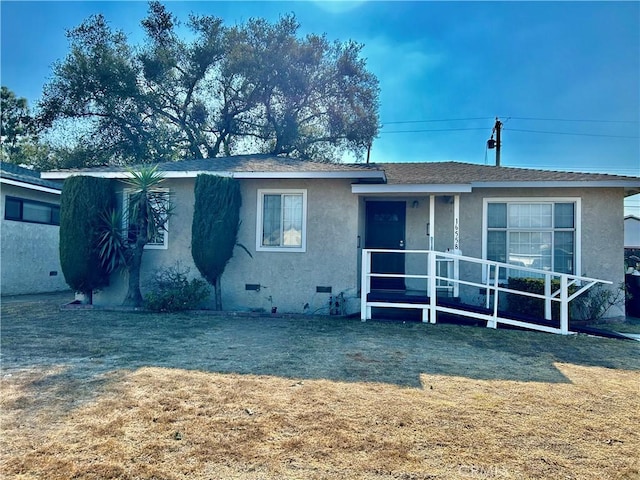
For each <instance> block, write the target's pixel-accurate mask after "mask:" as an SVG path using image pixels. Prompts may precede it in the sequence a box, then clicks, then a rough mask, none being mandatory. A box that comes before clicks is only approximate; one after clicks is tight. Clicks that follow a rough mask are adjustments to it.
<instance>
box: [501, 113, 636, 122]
mask: <svg viewBox="0 0 640 480" xmlns="http://www.w3.org/2000/svg"><path fill="white" fill-rule="evenodd" d="M504 117H505V118H511V119H513V120H535V121H541V122H587V123H633V124H636V123H640V122H638V121H637V120H592V119H584V118H582V119H569V118H538V117H509V116H507V115H504Z"/></svg>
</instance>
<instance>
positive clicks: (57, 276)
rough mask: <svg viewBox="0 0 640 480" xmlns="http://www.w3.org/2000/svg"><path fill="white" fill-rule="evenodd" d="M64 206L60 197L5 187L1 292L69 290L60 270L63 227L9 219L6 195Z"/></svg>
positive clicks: (0, 231) (1, 223)
mask: <svg viewBox="0 0 640 480" xmlns="http://www.w3.org/2000/svg"><path fill="white" fill-rule="evenodd" d="M7 195H9V196H12V197H18V198H24V199H29V200H37V201H41V202H47V203H53V204H56V205H59V204H60V195H56V194H52V193H46V192H39V191H36V190H31V189H27V188H22V187H18V186H15V185H7V184H3V185H2V195H0V196H1V198H2V200H1V201H2V213H1V215H2V216H1V219H0V239H1V240H0V251H1V253H0V272H1V277H0V290H1V292H2V295H21V294H29V293H45V292H56V291H64V290H68V289H69V286H68V285H67V284H66V283H65V281H64V275H63V274H62V270H61V268H60V254H59V251H58V245H59V234H60V227H58V226H57V225H43V224H38V223H27V222H18V221H14V220H5V213H4V212H5V210H4V209H5V199H6V196H7Z"/></svg>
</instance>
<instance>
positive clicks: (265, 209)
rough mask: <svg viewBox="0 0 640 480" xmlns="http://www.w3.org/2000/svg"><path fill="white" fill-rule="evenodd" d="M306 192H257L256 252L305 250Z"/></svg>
mask: <svg viewBox="0 0 640 480" xmlns="http://www.w3.org/2000/svg"><path fill="white" fill-rule="evenodd" d="M306 217H307V191H306V190H258V215H257V227H256V230H257V234H256V237H257V241H256V249H257V250H261V251H274V252H282V251H287V252H304V251H306V242H307V239H306V223H307V218H306Z"/></svg>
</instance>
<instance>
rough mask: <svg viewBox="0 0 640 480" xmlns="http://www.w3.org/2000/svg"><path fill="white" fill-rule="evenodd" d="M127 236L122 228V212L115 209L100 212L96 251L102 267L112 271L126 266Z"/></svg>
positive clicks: (109, 271)
mask: <svg viewBox="0 0 640 480" xmlns="http://www.w3.org/2000/svg"><path fill="white" fill-rule="evenodd" d="M126 238H127V236H126V235H124V233H123V229H122V212H121V211H119V210H115V209H110V210H106V211H104V212H101V213H100V227H99V229H98V249H99V250H98V253H99V256H100V263H101V265H102V267H103V268H104V269H105V270H106V271H107V272H108V273H111V272H114V271H116V270H120V269H121V268H124V267H126V266H127V263H128V262H127V254H128V245H127V244H126Z"/></svg>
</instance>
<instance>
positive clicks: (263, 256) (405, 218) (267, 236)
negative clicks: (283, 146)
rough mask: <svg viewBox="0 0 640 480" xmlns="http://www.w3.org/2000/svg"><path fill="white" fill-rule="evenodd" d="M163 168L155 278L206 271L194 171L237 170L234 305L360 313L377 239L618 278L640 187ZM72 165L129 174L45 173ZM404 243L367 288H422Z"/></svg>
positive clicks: (436, 168) (117, 283) (490, 177)
mask: <svg viewBox="0 0 640 480" xmlns="http://www.w3.org/2000/svg"><path fill="white" fill-rule="evenodd" d="M159 169H160V170H161V171H162V172H164V175H165V178H166V182H165V185H166V188H168V189H169V191H170V192H171V194H172V199H173V202H174V204H175V205H174V206H175V210H174V215H173V216H172V217H171V218H170V220H169V224H168V229H167V232H165V234H164V235H163V236H162V237H161V238H160V239H158V241H156V242H155V243H154V244H153V245H148V247H147V249H148V251H147V252H146V253H145V258H144V259H143V273H142V276H143V278H145V277H146V278H149V276H150V275H152V273H153V272H154V270H156V269H158V268H159V267H163V266H171V265H174V264H175V262H180V263H181V265H182V266H188V267H190V268H191V272H192V273H194V274H197V269H196V268H195V266H194V264H193V260H192V259H191V252H190V242H191V222H192V217H193V205H194V182H195V177H196V176H197V175H198V174H201V173H206V174H215V175H225V176H232V177H234V178H236V179H238V180H239V181H240V184H241V191H242V201H243V204H242V208H241V212H240V216H241V221H242V223H241V227H240V232H239V238H238V240H239V242H240V243H242V244H243V245H244V246H245V247H247V248H248V249H249V251H250V252H251V254H252V257H250V256H249V255H246V254H245V253H244V252H243V251H241V250H238V251H237V252H236V253H235V255H234V257H233V258H232V259H231V261H230V262H229V264H228V266H227V268H226V270H225V273H224V275H223V277H222V289H223V292H222V299H223V306H224V307H225V309H227V310H240V311H250V310H261V309H262V310H266V311H269V309H270V308H271V307H277V309H278V312H298V313H330V312H331V313H336V312H338V313H354V312H357V311H359V310H360V309H361V301H360V291H361V288H362V282H363V276H362V271H361V268H362V262H363V258H364V257H363V255H362V251H363V249H370V248H386V249H398V250H407V251H414V250H437V251H447V250H449V251H451V252H457V253H462V254H463V255H465V256H470V257H475V258H478V259H489V260H496V261H502V262H510V263H512V264H514V265H520V266H522V268H531V269H535V268H539V269H544V270H540V271H557V272H563V273H569V274H574V275H583V276H587V275H589V276H591V277H595V278H598V279H602V280H606V281H610V282H612V283H613V284H614V285H616V284H620V283H621V282H622V281H623V280H624V278H623V268H622V265H623V243H624V233H623V232H624V229H623V222H622V219H623V214H622V213H623V200H624V198H625V196H627V195H632V194H635V193H638V192H640V178H638V177H624V176H615V175H605V174H587V173H570V172H553V171H544V170H531V169H521V168H509V167H498V166H486V165H476V164H469V163H457V162H440V163H376V164H341V163H338V164H332V163H320V162H313V161H301V160H294V159H288V158H281V157H273V156H268V155H249V156H236V157H226V158H215V159H205V160H185V161H179V162H170V163H164V164H160V165H159ZM71 175H94V176H100V177H105V178H112V179H114V181H119V180H120V179H123V178H125V177H126V176H127V173H126V171H125V170H124V169H123V168H118V167H105V168H94V169H85V170H77V171H58V172H47V173H45V174H44V177H45V178H48V179H55V180H62V179H64V178H67V177H68V176H71ZM119 185H120V187H119V191H120V192H124V188H123V185H122V183H119ZM121 195H122V198H123V199H124V198H125V196H126V195H125V194H124V193H122V194H121ZM123 201H124V200H123ZM403 253H404V252H401V253H399V254H395V255H394V254H389V255H386V256H384V257H383V256H382V255H378V257H377V259H376V260H374V263H375V265H374V269H375V271H376V272H378V273H383V274H384V273H388V274H390V275H391V276H389V277H384V276H383V277H378V278H374V279H372V284H371V285H368V286H367V289H368V288H369V287H371V288H374V289H385V290H402V291H406V290H419V289H424V288H425V286H424V281H425V280H424V278H420V275H419V273H420V272H421V271H422V269H423V267H424V265H426V263H425V262H424V261H423V260H412V259H410V258H409V255H404V254H403ZM393 275H395V276H393ZM407 275H408V277H407ZM412 275H413V277H412ZM474 275H476V274H474ZM477 275H478V276H479V275H481V272H480V270H478V272H477ZM482 275H484V274H482ZM398 276H400V277H402V278H399V277H398ZM364 281H366V279H365V280H364ZM143 283H144V282H143ZM145 288H148V287H146V285H143V294H144V289H145ZM367 291H368V290H367ZM125 293H126V285H125V282H124V281H123V279H122V276H119V275H116V276H114V278H113V281H112V284H111V286H110V287H108V288H106V289H104V290H103V291H101V292H98V293H97V294H96V295H95V297H94V303H96V304H119V303H121V302H122V300H123V299H124V296H125ZM456 293H459V292H456ZM477 294H478V291H477V289H475V290H470V291H469V292H468V293H466V295H469V296H470V295H477Z"/></svg>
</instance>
